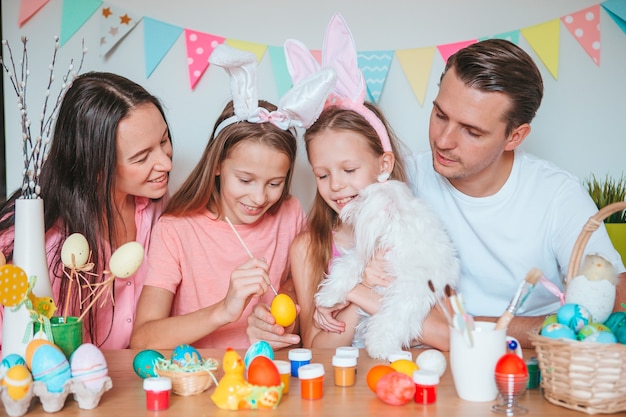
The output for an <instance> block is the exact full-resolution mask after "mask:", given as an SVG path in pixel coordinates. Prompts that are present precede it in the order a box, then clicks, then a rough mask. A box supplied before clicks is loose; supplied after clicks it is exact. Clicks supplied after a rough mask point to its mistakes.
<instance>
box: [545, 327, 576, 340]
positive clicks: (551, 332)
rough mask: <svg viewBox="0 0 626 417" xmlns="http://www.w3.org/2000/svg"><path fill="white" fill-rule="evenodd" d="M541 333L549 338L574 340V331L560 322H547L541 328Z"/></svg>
mask: <svg viewBox="0 0 626 417" xmlns="http://www.w3.org/2000/svg"><path fill="white" fill-rule="evenodd" d="M541 335H542V336H545V337H549V338H551V339H571V340H576V333H574V331H573V330H572V329H570V328H569V327H568V326H566V325H564V324H561V323H552V324H548V325H547V326H546V327H544V328H543V329H541Z"/></svg>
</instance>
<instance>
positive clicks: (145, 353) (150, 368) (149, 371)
mask: <svg viewBox="0 0 626 417" xmlns="http://www.w3.org/2000/svg"><path fill="white" fill-rule="evenodd" d="M163 358H165V356H163V354H162V353H161V352H157V351H156V350H152V349H146V350H142V351H141V352H139V353H137V354H136V355H135V357H134V359H133V370H134V371H135V373H136V374H137V375H138V376H140V377H141V378H150V377H155V376H157V374H155V373H154V363H155V361H156V360H157V359H163Z"/></svg>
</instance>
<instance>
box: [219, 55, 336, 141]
mask: <svg viewBox="0 0 626 417" xmlns="http://www.w3.org/2000/svg"><path fill="white" fill-rule="evenodd" d="M209 62H210V63H211V64H213V65H217V66H220V67H222V68H224V69H225V70H226V72H227V73H228V75H229V76H230V90H231V93H232V96H233V106H234V110H235V114H234V115H233V116H231V117H229V118H227V119H225V120H223V121H222V122H221V123H220V124H219V125H218V126H217V128H216V129H215V132H214V133H213V137H216V136H217V135H218V133H219V132H220V131H222V129H224V128H225V127H227V126H230V125H232V124H234V123H238V122H241V121H244V120H245V121H248V122H250V123H272V124H273V125H274V126H276V127H278V128H279V129H282V130H288V129H290V128H292V127H301V128H307V127H309V126H311V125H312V124H313V122H315V121H316V120H317V118H318V116H319V115H320V113H321V112H322V109H323V108H324V102H325V101H326V97H327V96H328V94H329V93H330V91H331V89H332V87H333V84H334V83H335V81H336V78H337V77H336V75H335V71H334V70H332V69H329V70H325V71H316V72H315V73H313V74H310V75H309V76H307V77H306V78H304V77H303V79H301V80H299V82H297V83H295V82H294V86H293V87H292V88H291V90H289V91H288V92H287V93H285V94H284V95H283V97H282V98H281V99H280V101H279V102H278V106H277V107H278V109H277V110H275V111H271V112H270V111H269V110H267V109H265V108H263V107H259V100H258V91H257V79H256V70H257V60H256V56H255V55H254V54H253V53H251V52H247V51H242V50H239V49H235V48H232V47H229V46H227V45H224V44H221V45H218V46H216V47H215V49H214V50H213V53H212V54H211V56H210V57H209Z"/></svg>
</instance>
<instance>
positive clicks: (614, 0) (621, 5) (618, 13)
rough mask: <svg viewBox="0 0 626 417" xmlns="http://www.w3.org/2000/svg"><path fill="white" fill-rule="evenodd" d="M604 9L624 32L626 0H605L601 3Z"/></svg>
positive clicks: (625, 27) (625, 28)
mask: <svg viewBox="0 0 626 417" xmlns="http://www.w3.org/2000/svg"><path fill="white" fill-rule="evenodd" d="M601 4H602V7H603V8H604V10H606V11H607V12H608V13H609V16H611V18H612V19H613V20H614V21H615V23H617V26H619V27H620V29H622V32H624V33H626V1H624V0H607V1H605V2H604V3H601Z"/></svg>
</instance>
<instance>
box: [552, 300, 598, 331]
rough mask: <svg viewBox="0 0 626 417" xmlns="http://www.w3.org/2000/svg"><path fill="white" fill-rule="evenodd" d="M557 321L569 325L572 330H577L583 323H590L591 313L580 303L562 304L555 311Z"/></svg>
mask: <svg viewBox="0 0 626 417" xmlns="http://www.w3.org/2000/svg"><path fill="white" fill-rule="evenodd" d="M556 318H557V320H558V322H559V323H561V324H564V325H566V326H569V328H570V329H572V330H573V331H574V332H576V333H577V332H578V331H579V330H580V329H581V328H582V327H583V326H584V325H586V324H589V323H591V322H592V321H593V320H592V318H591V313H590V312H589V310H587V309H586V308H585V307H584V306H582V305H580V304H573V303H569V304H563V305H562V306H561V307H559V310H558V311H557V312H556Z"/></svg>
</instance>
